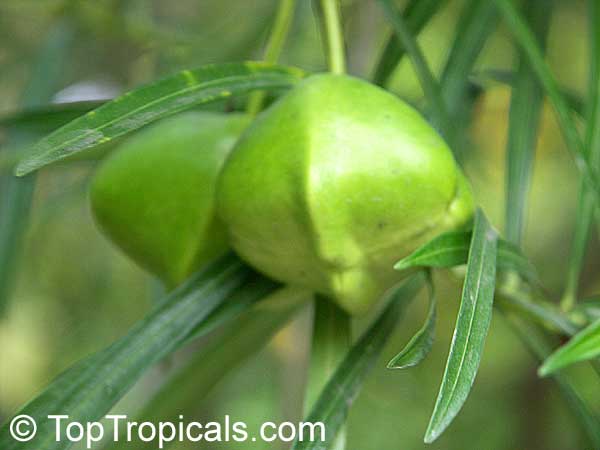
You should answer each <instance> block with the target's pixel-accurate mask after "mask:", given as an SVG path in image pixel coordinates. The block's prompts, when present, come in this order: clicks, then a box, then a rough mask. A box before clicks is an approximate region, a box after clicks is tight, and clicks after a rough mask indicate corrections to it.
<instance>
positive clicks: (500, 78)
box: [470, 69, 585, 116]
mask: <svg viewBox="0 0 600 450" xmlns="http://www.w3.org/2000/svg"><path fill="white" fill-rule="evenodd" d="M470 80H471V82H472V83H474V84H476V85H478V86H480V87H487V86H488V85H490V84H493V83H501V84H506V85H508V86H511V87H514V86H516V83H517V74H516V73H515V72H512V71H510V70H499V69H487V70H482V71H479V72H475V73H473V74H471V76H470ZM560 93H561V95H562V96H563V97H564V99H565V101H566V102H567V104H568V106H569V107H570V108H571V109H572V110H573V112H574V113H577V115H579V116H583V114H584V109H585V106H584V100H583V98H582V97H581V96H580V95H579V94H577V93H575V92H570V91H569V90H568V89H567V88H565V87H562V86H561V87H560Z"/></svg>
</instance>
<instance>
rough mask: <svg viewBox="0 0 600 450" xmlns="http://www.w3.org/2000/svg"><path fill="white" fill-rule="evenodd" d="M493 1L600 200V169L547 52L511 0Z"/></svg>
mask: <svg viewBox="0 0 600 450" xmlns="http://www.w3.org/2000/svg"><path fill="white" fill-rule="evenodd" d="M494 1H495V3H496V6H497V7H498V9H499V10H500V12H501V13H502V15H503V17H504V20H505V22H506V24H507V25H508V27H509V29H510V30H511V31H512V33H513V35H514V36H515V39H516V40H517V42H518V43H519V45H520V46H521V48H522V50H523V54H524V55H526V56H527V58H528V60H529V64H530V66H531V69H532V71H533V72H534V73H535V74H536V76H537V78H538V80H539V82H540V84H541V85H542V86H543V88H544V90H545V93H546V95H547V96H548V98H549V100H550V102H551V103H552V106H553V107H554V110H555V112H556V116H557V120H558V124H559V126H560V128H561V131H562V134H563V135H564V138H565V141H566V143H567V146H568V147H569V150H571V153H572V155H573V158H574V160H575V164H576V165H577V168H578V169H579V170H580V171H581V173H582V174H583V175H584V177H585V179H586V182H587V183H589V185H590V188H591V189H592V190H593V191H594V192H595V194H596V200H598V198H600V180H599V178H598V173H597V171H596V170H595V169H594V168H593V167H592V165H591V164H590V161H589V159H588V156H587V155H586V152H585V149H584V143H583V140H582V138H581V136H580V135H579V131H578V130H577V126H576V124H575V120H574V118H573V115H572V113H571V109H570V108H569V106H568V104H567V102H566V100H565V98H564V97H563V95H562V94H561V92H560V90H559V87H558V85H557V83H556V80H555V79H554V76H553V75H552V72H551V71H550V68H549V67H548V65H547V64H546V61H545V60H544V54H543V52H542V50H541V49H540V46H539V44H538V43H537V41H536V38H535V35H534V34H533V32H532V30H531V29H530V28H529V26H528V25H527V23H526V22H525V20H524V19H523V17H522V16H521V14H520V13H519V12H518V11H517V9H516V8H515V6H514V4H513V1H512V0H494Z"/></svg>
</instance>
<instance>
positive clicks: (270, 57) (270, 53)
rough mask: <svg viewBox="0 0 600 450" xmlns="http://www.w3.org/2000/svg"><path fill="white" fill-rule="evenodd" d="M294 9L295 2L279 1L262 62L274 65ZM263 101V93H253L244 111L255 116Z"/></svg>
mask: <svg viewBox="0 0 600 450" xmlns="http://www.w3.org/2000/svg"><path fill="white" fill-rule="evenodd" d="M295 9H296V0H280V1H279V6H278V7H277V12H276V13H275V19H274V21H273V28H272V29H271V34H270V35H269V40H268V41H267V45H266V47H265V51H264V54H263V61H265V62H267V63H271V64H274V63H276V62H277V61H278V60H279V56H280V55H281V51H282V50H283V46H284V44H285V41H286V40H287V36H288V34H289V31H290V27H291V24H292V20H293V18H294V11H295ZM264 100H265V93H264V92H263V91H259V92H254V93H253V94H252V95H251V96H250V98H249V99H248V105H247V107H246V111H247V112H248V114H250V115H252V116H255V115H256V114H258V113H259V112H260V110H261V109H262V105H263V103H264Z"/></svg>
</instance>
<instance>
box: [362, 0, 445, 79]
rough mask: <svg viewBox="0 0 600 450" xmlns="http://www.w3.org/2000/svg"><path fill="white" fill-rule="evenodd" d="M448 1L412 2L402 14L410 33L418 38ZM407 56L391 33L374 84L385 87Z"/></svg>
mask: <svg viewBox="0 0 600 450" xmlns="http://www.w3.org/2000/svg"><path fill="white" fill-rule="evenodd" d="M445 2H446V0H411V2H410V3H409V4H408V5H407V6H406V8H405V9H404V11H402V14H403V15H404V16H406V23H407V26H408V28H409V30H410V32H411V33H412V34H413V35H414V36H416V35H418V34H419V32H420V31H421V30H422V29H423V28H424V27H425V25H426V24H427V22H429V21H430V20H431V18H432V17H433V16H434V15H435V13H436V12H437V11H438V10H439V9H440V8H441V7H442V6H443V4H444V3H445ZM404 54H405V49H404V47H403V46H402V45H401V44H400V42H399V41H398V40H397V38H396V36H395V34H394V33H391V35H390V37H389V38H388V41H387V43H386V45H385V47H384V50H383V52H382V54H381V56H380V58H379V60H378V61H377V64H376V66H375V70H374V73H373V83H375V84H377V85H379V86H385V85H386V84H387V83H388V81H389V79H390V77H391V76H392V74H393V72H394V70H395V69H396V67H398V64H399V63H400V61H401V60H402V57H403V56H404Z"/></svg>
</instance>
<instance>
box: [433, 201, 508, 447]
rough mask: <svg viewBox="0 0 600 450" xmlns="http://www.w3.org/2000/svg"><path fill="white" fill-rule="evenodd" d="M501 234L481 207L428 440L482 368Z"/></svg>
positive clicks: (435, 435) (449, 418) (458, 406)
mask: <svg viewBox="0 0 600 450" xmlns="http://www.w3.org/2000/svg"><path fill="white" fill-rule="evenodd" d="M496 246H497V235H496V233H495V231H494V230H493V229H492V227H491V226H490V225H489V223H488V222H487V219H486V218H485V215H484V214H483V212H482V211H481V210H477V212H476V215H475V225H474V230H473V238H472V241H471V247H470V249H469V263H468V267H467V274H466V276H465V282H464V285H463V293H462V299H461V304H460V309H459V312H458V317H457V320H456V327H455V329H454V336H453V338H452V344H451V345H450V352H449V354H448V361H447V363H446V369H445V371H444V376H443V378H442V383H441V386H440V391H439V394H438V397H437V400H436V403H435V407H434V409H433V414H432V416H431V420H430V422H429V425H428V427H427V431H426V432H425V439H424V440H425V442H426V443H431V442H433V441H434V440H436V439H437V438H438V437H439V436H440V435H441V434H442V433H443V432H444V430H445V429H446V428H447V427H448V426H449V425H450V423H451V422H452V420H453V419H454V417H456V415H457V414H458V412H459V411H460V409H461V408H462V406H463V404H464V403H465V401H466V399H467V396H468V395H469V392H470V390H471V387H472V385H473V382H474V381H475V375H476V374H477V370H478V368H479V362H480V360H481V354H482V352H483V346H484V343H485V338H486V336H487V332H488V329H489V325H490V321H491V318H492V303H493V298H494V288H495V281H496V248H497V247H496Z"/></svg>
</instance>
